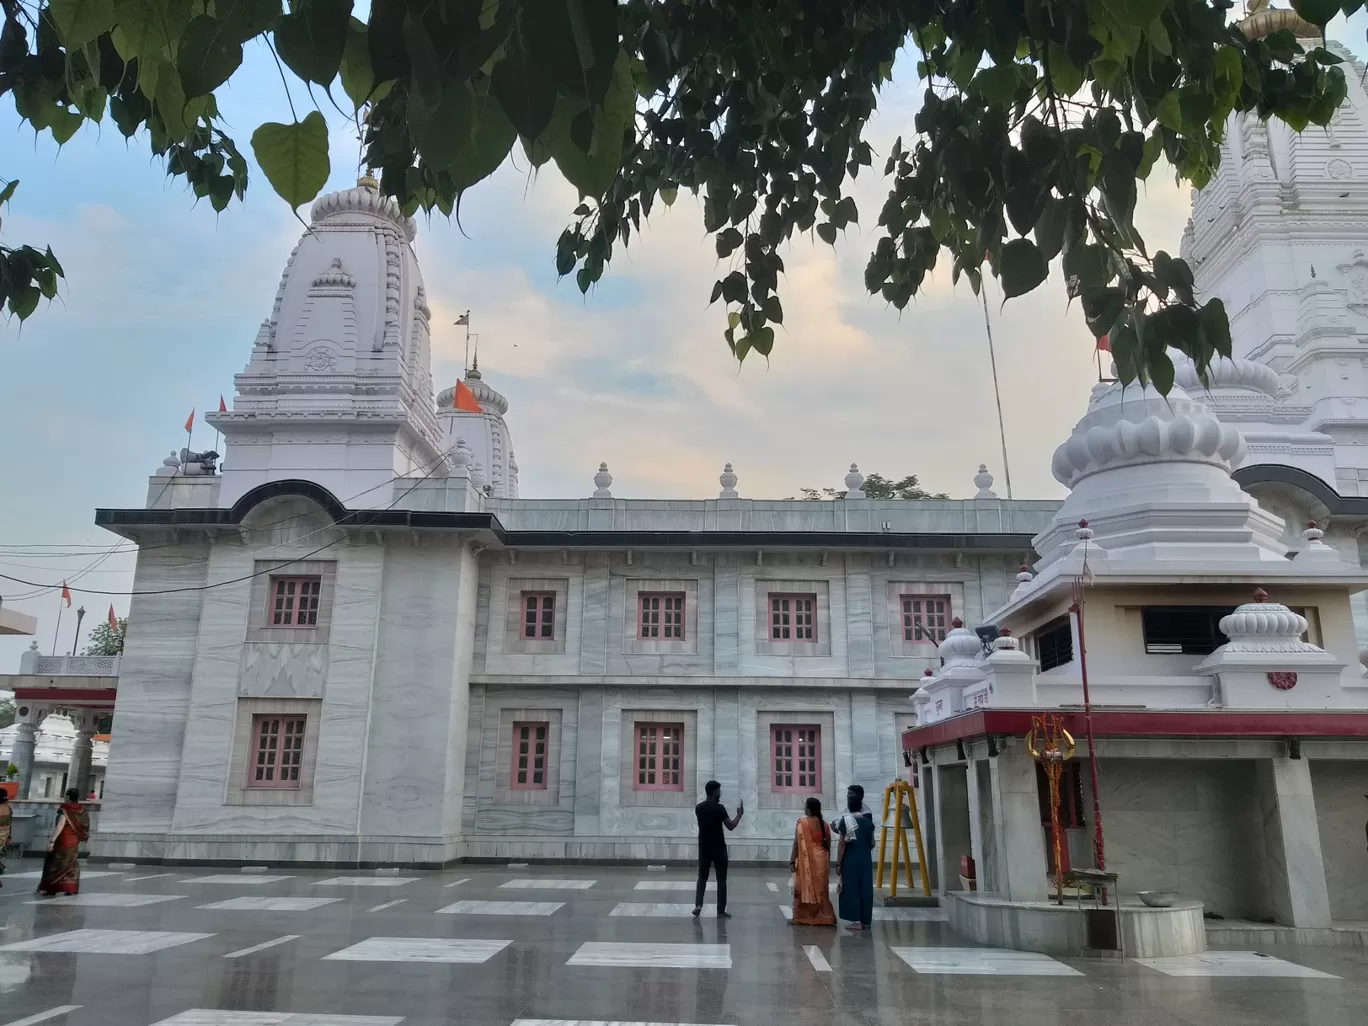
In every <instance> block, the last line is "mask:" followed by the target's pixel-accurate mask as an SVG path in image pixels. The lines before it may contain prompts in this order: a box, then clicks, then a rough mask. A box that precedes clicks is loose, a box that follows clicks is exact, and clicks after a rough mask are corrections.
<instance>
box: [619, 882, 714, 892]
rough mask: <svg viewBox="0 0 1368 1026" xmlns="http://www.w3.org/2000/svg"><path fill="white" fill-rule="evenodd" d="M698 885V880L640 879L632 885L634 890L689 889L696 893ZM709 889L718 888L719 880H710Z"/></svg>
mask: <svg viewBox="0 0 1368 1026" xmlns="http://www.w3.org/2000/svg"><path fill="white" fill-rule="evenodd" d="M697 887H698V881H696V880H639V881H638V882H637V883H636V885H635V886H633V887H632V890H634V891H687V892H689V893H690V894H692V893H694V892H695V890H696V888H697ZM708 890H710V891H715V890H717V881H716V880H709V881H708Z"/></svg>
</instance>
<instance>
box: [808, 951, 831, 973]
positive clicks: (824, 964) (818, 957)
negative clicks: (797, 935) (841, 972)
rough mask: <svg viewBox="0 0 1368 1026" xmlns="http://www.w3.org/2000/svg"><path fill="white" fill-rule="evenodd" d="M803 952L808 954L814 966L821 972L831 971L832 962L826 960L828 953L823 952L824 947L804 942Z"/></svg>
mask: <svg viewBox="0 0 1368 1026" xmlns="http://www.w3.org/2000/svg"><path fill="white" fill-rule="evenodd" d="M803 954H805V955H807V959H808V961H809V962H811V963H812V968H814V969H816V970H817V971H818V972H819V973H829V972H831V963H830V962H828V961H827V960H826V955H824V954H822V949H821V948H819V947H818V946H817V945H816V944H804V945H803Z"/></svg>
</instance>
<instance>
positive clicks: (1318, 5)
mask: <svg viewBox="0 0 1368 1026" xmlns="http://www.w3.org/2000/svg"><path fill="white" fill-rule="evenodd" d="M1340 4H1341V0H1292V10H1294V11H1296V12H1297V13H1298V14H1300V15H1301V16H1302V17H1303V18H1305V19H1306V20H1307V21H1309V22H1310V23H1311V24H1312V25H1319V26H1320V27H1321V29H1324V28H1325V26H1326V24H1327V23H1328V22H1329V21H1330V19H1331V18H1333V17H1334V16H1335V15H1337V14H1339V12H1340Z"/></svg>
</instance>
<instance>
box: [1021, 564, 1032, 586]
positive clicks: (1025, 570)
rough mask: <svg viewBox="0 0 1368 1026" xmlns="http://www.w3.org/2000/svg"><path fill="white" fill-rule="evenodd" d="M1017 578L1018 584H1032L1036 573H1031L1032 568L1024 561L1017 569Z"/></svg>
mask: <svg viewBox="0 0 1368 1026" xmlns="http://www.w3.org/2000/svg"><path fill="white" fill-rule="evenodd" d="M1016 579H1017V583H1018V584H1030V583H1031V582H1032V581H1034V580H1035V574H1033V573H1031V568H1030V567H1029V566H1027V565H1026V564H1025V563H1022V564H1021V567H1020V569H1019V570H1017V578H1016Z"/></svg>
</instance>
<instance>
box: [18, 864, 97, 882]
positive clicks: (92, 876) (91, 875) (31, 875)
mask: <svg viewBox="0 0 1368 1026" xmlns="http://www.w3.org/2000/svg"><path fill="white" fill-rule="evenodd" d="M123 875H124V874H123V873H116V872H112V871H110V870H105V869H86V868H85V867H84V866H82V867H81V879H82V880H98V879H99V878H100V877H102V876H123ZM42 877H43V871H42V870H40V869H30V870H28V871H26V872H23V873H6V874H5V879H6V880H41V879H42Z"/></svg>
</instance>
